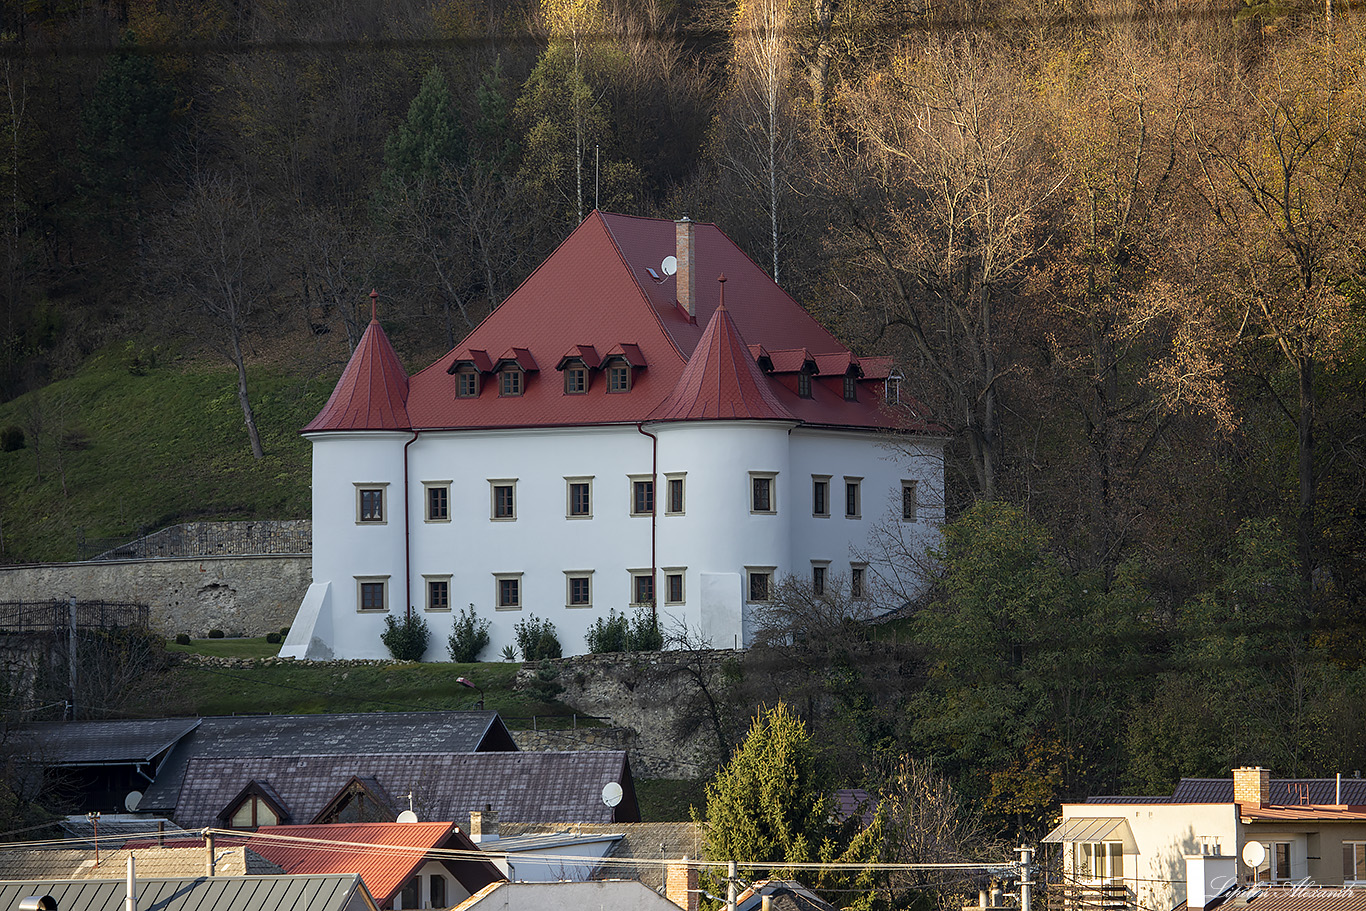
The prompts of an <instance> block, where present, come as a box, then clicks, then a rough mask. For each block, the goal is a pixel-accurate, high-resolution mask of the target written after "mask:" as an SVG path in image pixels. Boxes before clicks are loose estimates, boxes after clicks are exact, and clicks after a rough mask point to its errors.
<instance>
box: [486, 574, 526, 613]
mask: <svg viewBox="0 0 1366 911" xmlns="http://www.w3.org/2000/svg"><path fill="white" fill-rule="evenodd" d="M493 585H494V599H495V600H494V603H495V604H496V605H497V606H498V609H499V610H521V608H522V574H521V573H494V575H493Z"/></svg>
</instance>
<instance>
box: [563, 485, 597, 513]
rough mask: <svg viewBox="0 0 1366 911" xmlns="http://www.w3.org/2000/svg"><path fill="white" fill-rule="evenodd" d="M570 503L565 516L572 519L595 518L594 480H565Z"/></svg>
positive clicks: (566, 507)
mask: <svg viewBox="0 0 1366 911" xmlns="http://www.w3.org/2000/svg"><path fill="white" fill-rule="evenodd" d="M564 480H565V484H566V485H567V487H566V488H565V489H566V495H567V497H568V503H567V504H566V506H565V515H566V516H568V517H569V518H571V519H591V518H593V479H592V478H565V479H564Z"/></svg>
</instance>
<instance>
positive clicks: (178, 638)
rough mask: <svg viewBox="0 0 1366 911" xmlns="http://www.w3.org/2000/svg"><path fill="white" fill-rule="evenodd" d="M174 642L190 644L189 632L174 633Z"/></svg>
mask: <svg viewBox="0 0 1366 911" xmlns="http://www.w3.org/2000/svg"><path fill="white" fill-rule="evenodd" d="M175 644H176V645H189V644H190V634H189V633H176V634H175Z"/></svg>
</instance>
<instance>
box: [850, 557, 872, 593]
mask: <svg viewBox="0 0 1366 911" xmlns="http://www.w3.org/2000/svg"><path fill="white" fill-rule="evenodd" d="M867 578H868V567H867V566H865V565H863V564H861V563H850V564H849V597H851V598H862V597H864V595H865V594H866V593H867Z"/></svg>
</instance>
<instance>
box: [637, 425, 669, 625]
mask: <svg viewBox="0 0 1366 911" xmlns="http://www.w3.org/2000/svg"><path fill="white" fill-rule="evenodd" d="M636 430H638V431H639V432H640V433H642V434H644V435H645V436H647V437H649V438H650V483H651V484H652V485H653V486H654V491H655V501H654V503H653V504H651V505H653V506H654V508H653V509H651V510H650V588H651V590H652V591H654V597H653V598H651V599H650V619H651V620H653V621H654V624H655V626H658V625H659V608H658V607H657V605H658V604H659V571H658V570H657V569H655V562H656V561H655V532H656V523H658V522H659V437H657V436H655V435H654V434H653V433H651V432H650V431H648V430H646V429H645V425H644V424H642V423H638V424H636ZM666 495H667V494H666Z"/></svg>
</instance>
